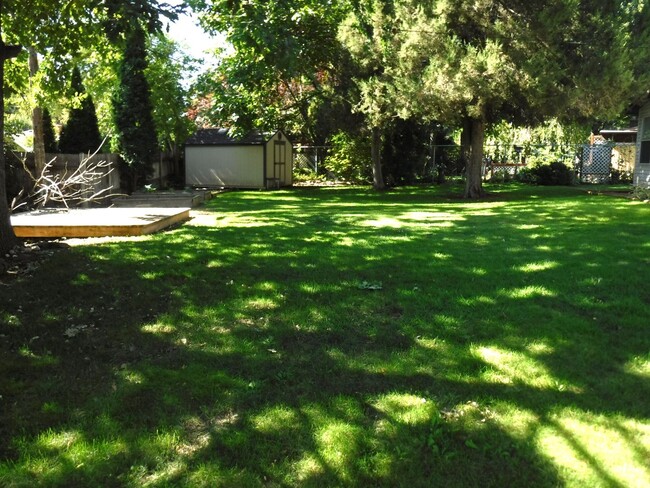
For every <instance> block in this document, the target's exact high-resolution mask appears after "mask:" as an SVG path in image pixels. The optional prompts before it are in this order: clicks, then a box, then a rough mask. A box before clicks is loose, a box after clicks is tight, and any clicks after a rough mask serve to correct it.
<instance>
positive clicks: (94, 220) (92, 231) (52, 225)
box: [11, 207, 190, 237]
mask: <svg viewBox="0 0 650 488" xmlns="http://www.w3.org/2000/svg"><path fill="white" fill-rule="evenodd" d="M189 218H190V209H189V208H113V207H111V208H89V209H71V210H66V209H43V210H35V211H33V212H25V213H18V214H15V215H12V216H11V224H12V226H13V228H14V232H15V233H16V236H17V237H103V236H140V235H144V234H151V233H153V232H157V231H159V230H161V229H164V228H166V227H169V226H171V225H174V224H177V223H180V222H184V221H185V220H188V219H189Z"/></svg>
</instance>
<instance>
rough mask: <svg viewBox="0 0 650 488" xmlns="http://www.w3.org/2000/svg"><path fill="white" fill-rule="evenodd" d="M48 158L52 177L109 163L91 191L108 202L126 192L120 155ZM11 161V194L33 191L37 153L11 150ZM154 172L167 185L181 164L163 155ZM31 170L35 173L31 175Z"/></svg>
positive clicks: (152, 180)
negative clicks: (83, 167)
mask: <svg viewBox="0 0 650 488" xmlns="http://www.w3.org/2000/svg"><path fill="white" fill-rule="evenodd" d="M45 161H46V163H47V164H48V168H47V175H48V176H49V177H50V178H52V179H57V178H58V179H62V178H66V177H70V176H71V175H73V174H74V173H75V171H77V170H79V167H80V166H86V167H88V166H92V165H93V164H95V163H99V162H106V163H107V165H106V166H103V167H100V168H96V172H97V173H100V175H98V176H96V177H94V178H93V180H92V184H91V185H89V186H87V187H86V193H87V194H99V193H101V195H102V196H103V198H101V199H100V203H108V201H109V200H110V198H111V195H113V196H114V195H119V194H122V193H123V191H122V188H121V179H120V164H119V155H118V154H114V153H98V154H95V155H92V156H91V155H89V154H87V153H81V154H49V153H46V154H45ZM7 163H8V193H9V196H10V198H11V197H13V196H15V195H16V194H18V192H20V190H23V191H25V192H26V193H29V192H30V191H31V190H32V187H33V184H34V180H33V178H36V177H38V175H36V174H35V173H36V168H35V164H34V154H33V153H16V152H13V153H7ZM152 166H153V175H152V177H151V178H150V179H149V183H151V184H153V185H154V186H156V187H164V186H165V185H166V184H167V182H168V181H169V179H170V177H172V176H173V175H176V174H177V173H178V168H177V166H178V164H177V163H176V162H175V161H174V160H173V158H171V157H170V156H169V155H167V154H164V153H163V154H162V155H161V156H160V158H159V160H158V161H157V162H155V163H154V164H153V165H152ZM28 172H29V173H31V176H30V175H29V174H28Z"/></svg>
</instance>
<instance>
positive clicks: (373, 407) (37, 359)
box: [0, 185, 650, 487]
mask: <svg viewBox="0 0 650 488" xmlns="http://www.w3.org/2000/svg"><path fill="white" fill-rule="evenodd" d="M489 190H490V191H491V192H492V193H491V196H490V197H489V198H487V199H486V200H484V201H481V202H469V201H464V200H461V199H459V198H457V197H456V195H457V194H458V193H459V191H460V190H459V189H458V188H456V187H445V186H443V187H436V188H432V189H412V188H410V189H408V188H407V189H399V190H395V191H391V192H387V193H381V194H378V193H374V192H373V191H371V190H368V189H363V188H328V189H307V190H303V189H296V190H287V191H274V192H232V193H225V194H221V195H219V196H218V197H217V198H215V199H214V200H212V201H211V202H210V203H209V204H208V205H207V206H206V207H204V208H202V209H201V212H200V215H198V216H197V217H196V218H195V219H194V220H193V221H192V222H191V223H190V224H188V225H184V226H182V227H180V228H177V229H175V230H172V231H168V232H164V233H161V234H158V235H154V236H150V237H146V238H143V239H132V240H127V241H124V242H112V243H104V244H94V245H83V246H75V247H73V248H70V249H68V250H61V251H58V252H57V253H56V254H55V255H54V256H53V257H52V258H50V259H48V260H47V261H46V262H45V263H43V264H42V265H41V266H40V268H38V269H37V270H36V271H35V272H34V273H33V274H32V276H24V277H22V278H20V279H18V280H15V281H12V282H11V283H9V286H2V289H1V291H2V297H1V298H0V321H1V325H0V334H1V337H0V339H1V346H0V348H1V349H0V395H1V397H0V408H1V410H0V485H1V486H35V485H39V484H40V485H44V486H192V487H194V486H387V487H394V486H408V487H419V486H427V487H429V486H445V487H451V486H459V487H471V486H477V487H478V486H481V487H484V486H499V487H503V486H581V487H582V486H588V487H619V486H620V487H623V486H624V487H646V486H650V467H649V466H650V464H649V462H648V460H649V459H650V329H649V326H650V282H649V277H650V266H649V264H650V205H647V204H643V203H639V202H632V201H628V200H625V199H617V198H612V197H607V196H597V195H588V194H587V193H585V192H583V191H581V190H579V189H575V188H525V187H519V186H516V185H509V186H503V187H492V188H489Z"/></svg>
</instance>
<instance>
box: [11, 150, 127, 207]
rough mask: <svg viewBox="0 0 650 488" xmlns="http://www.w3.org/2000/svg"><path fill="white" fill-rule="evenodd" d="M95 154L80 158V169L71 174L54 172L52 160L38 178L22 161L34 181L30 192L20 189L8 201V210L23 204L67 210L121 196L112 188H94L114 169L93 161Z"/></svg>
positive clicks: (101, 162) (99, 161)
mask: <svg viewBox="0 0 650 488" xmlns="http://www.w3.org/2000/svg"><path fill="white" fill-rule="evenodd" d="M96 155H97V151H95V152H94V153H93V154H89V155H88V156H87V157H85V158H83V159H82V160H81V162H80V164H79V166H78V167H77V168H76V169H75V170H74V171H73V172H72V173H70V174H68V173H67V172H63V173H59V172H55V171H54V170H53V165H54V162H55V160H56V159H52V160H51V161H49V162H47V163H46V164H45V167H44V168H43V170H42V171H41V173H40V174H39V175H38V176H37V177H35V176H34V174H32V173H31V172H30V171H29V169H28V168H27V165H26V161H25V160H24V159H23V161H22V163H23V167H24V169H25V172H26V174H27V175H28V176H29V178H30V179H31V180H32V182H33V185H32V190H31V191H29V192H26V191H25V190H24V189H23V190H21V191H20V193H19V194H18V195H17V196H16V197H15V198H14V199H13V201H12V202H11V210H12V211H14V210H16V209H17V208H20V207H22V206H26V205H28V206H33V207H35V208H43V207H45V206H47V205H50V204H57V205H63V206H65V207H66V208H70V207H71V206H79V205H82V204H85V203H89V202H93V201H99V200H100V199H105V198H108V197H113V196H118V195H121V194H119V193H113V192H112V190H113V187H112V186H109V187H106V188H100V189H97V188H98V187H99V185H100V183H101V181H102V179H103V178H105V177H107V176H108V175H110V174H111V173H112V172H113V171H114V170H115V167H114V166H112V165H111V163H110V162H108V161H105V160H98V161H95V160H94V157H95V156H96Z"/></svg>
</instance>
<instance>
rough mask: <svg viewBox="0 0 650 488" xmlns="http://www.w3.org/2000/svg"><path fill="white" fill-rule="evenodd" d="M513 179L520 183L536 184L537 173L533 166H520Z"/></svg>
mask: <svg viewBox="0 0 650 488" xmlns="http://www.w3.org/2000/svg"><path fill="white" fill-rule="evenodd" d="M515 179H516V180H517V181H519V182H521V183H526V184H529V185H536V184H537V173H536V172H535V170H534V169H533V168H522V169H520V170H519V171H518V172H517V176H515Z"/></svg>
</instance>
